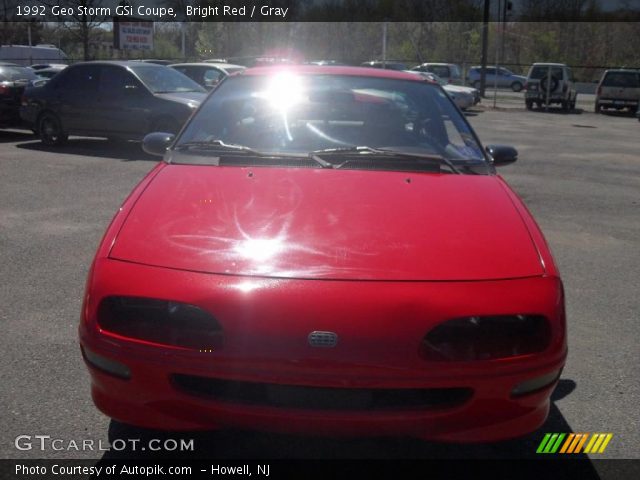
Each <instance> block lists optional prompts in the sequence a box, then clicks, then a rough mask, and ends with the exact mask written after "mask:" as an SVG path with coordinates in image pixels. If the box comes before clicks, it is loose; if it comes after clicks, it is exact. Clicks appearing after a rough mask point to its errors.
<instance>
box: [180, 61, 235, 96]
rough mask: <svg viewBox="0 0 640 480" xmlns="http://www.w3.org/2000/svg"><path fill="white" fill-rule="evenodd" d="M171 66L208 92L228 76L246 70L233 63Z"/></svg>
mask: <svg viewBox="0 0 640 480" xmlns="http://www.w3.org/2000/svg"><path fill="white" fill-rule="evenodd" d="M169 66H170V67H171V68H173V69H175V70H177V71H179V72H180V73H182V74H184V75H186V76H187V77H189V78H190V79H191V80H193V81H194V82H196V83H198V84H199V85H201V86H203V87H204V88H206V89H207V90H211V89H212V88H213V87H215V86H216V85H217V84H218V82H219V81H220V80H222V79H223V78H224V77H226V76H227V75H230V74H232V73H235V72H241V71H243V70H244V69H245V68H246V67H243V66H242V65H233V64H231V63H175V64H173V65H169Z"/></svg>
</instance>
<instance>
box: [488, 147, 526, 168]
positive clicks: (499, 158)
mask: <svg viewBox="0 0 640 480" xmlns="http://www.w3.org/2000/svg"><path fill="white" fill-rule="evenodd" d="M486 150H487V153H488V154H489V155H490V156H491V158H492V159H493V164H494V165H495V166H496V167H500V166H502V165H509V164H510V163H513V162H515V161H516V160H518V151H517V150H516V149H515V148H513V147H510V146H509V145H487V147H486Z"/></svg>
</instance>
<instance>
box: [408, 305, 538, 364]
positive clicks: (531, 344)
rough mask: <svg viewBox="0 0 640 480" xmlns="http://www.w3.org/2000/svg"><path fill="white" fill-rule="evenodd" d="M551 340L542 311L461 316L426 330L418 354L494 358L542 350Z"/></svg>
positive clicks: (445, 358)
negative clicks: (538, 312) (531, 313)
mask: <svg viewBox="0 0 640 480" xmlns="http://www.w3.org/2000/svg"><path fill="white" fill-rule="evenodd" d="M550 340H551V329H550V326H549V322H548V320H547V319H546V318H545V317H543V316H541V315H491V316H477V317H463V318H456V319H453V320H449V321H446V322H444V323H441V324H440V325H438V326H437V327H435V328H434V329H433V330H431V331H430V332H429V333H427V335H426V336H425V337H424V339H423V341H422V345H421V347H420V354H421V356H422V357H423V358H424V359H426V360H430V361H454V362H455V361H457V362H467V361H472V360H493V359H497V358H509V357H517V356H520V355H529V354H532V353H538V352H542V351H543V350H545V349H546V348H547V347H548V346H549V343H550Z"/></svg>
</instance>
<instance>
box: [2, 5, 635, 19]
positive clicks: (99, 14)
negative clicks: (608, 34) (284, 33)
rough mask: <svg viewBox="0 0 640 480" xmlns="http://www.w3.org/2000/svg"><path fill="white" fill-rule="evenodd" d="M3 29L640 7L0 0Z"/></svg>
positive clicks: (615, 13) (583, 14)
mask: <svg viewBox="0 0 640 480" xmlns="http://www.w3.org/2000/svg"><path fill="white" fill-rule="evenodd" d="M0 8H2V19H3V21H10V22H28V21H38V22H73V21H83V22H93V21H96V20H99V19H104V20H105V21H106V20H107V19H110V18H113V17H123V18H126V17H135V18H136V19H139V20H142V21H153V22H382V21H388V22H479V21H482V20H483V14H484V12H485V9H486V10H487V11H488V14H489V21H510V22H538V21H544V22H603V21H604V22H630V21H640V0H625V1H615V0H613V1H605V0H592V1H589V2H586V1H571V0H565V1H563V0H553V1H549V0H536V1H531V0H131V1H129V0H4V1H3V2H2V5H1V6H0Z"/></svg>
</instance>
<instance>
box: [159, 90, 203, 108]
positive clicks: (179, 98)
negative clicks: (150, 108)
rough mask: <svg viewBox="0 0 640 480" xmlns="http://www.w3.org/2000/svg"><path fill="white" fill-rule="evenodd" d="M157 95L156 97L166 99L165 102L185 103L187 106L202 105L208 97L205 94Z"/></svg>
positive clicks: (172, 93) (175, 93)
mask: <svg viewBox="0 0 640 480" xmlns="http://www.w3.org/2000/svg"><path fill="white" fill-rule="evenodd" d="M155 95H156V97H159V98H164V99H165V100H170V101H172V102H178V103H184V104H185V105H189V104H196V105H200V103H202V101H203V100H204V99H205V98H206V96H207V94H206V93H204V92H171V93H156V94H155Z"/></svg>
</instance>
